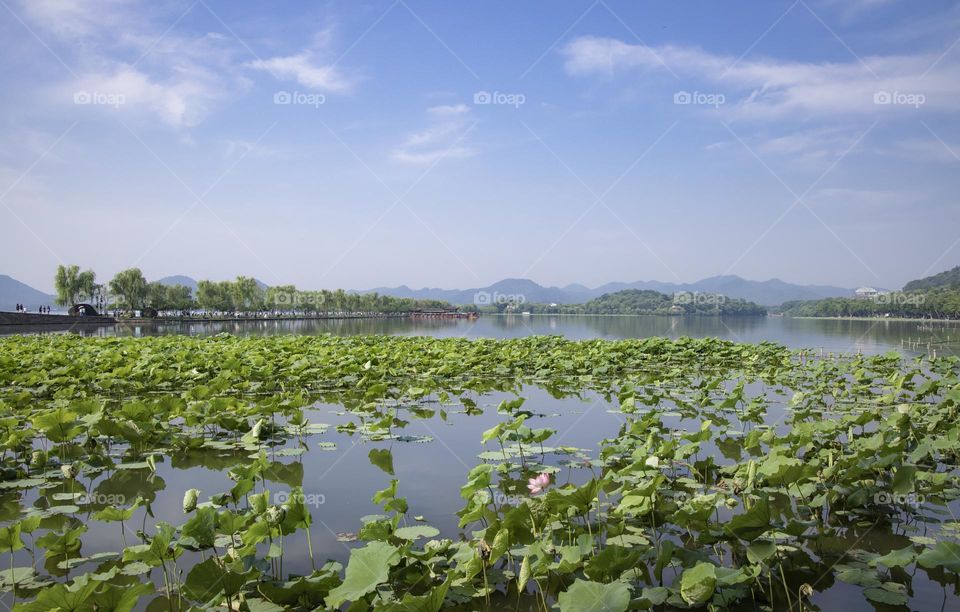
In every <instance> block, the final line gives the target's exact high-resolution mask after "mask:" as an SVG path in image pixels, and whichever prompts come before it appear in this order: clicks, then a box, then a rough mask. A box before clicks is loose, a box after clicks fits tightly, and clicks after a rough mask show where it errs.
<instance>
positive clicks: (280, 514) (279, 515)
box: [267, 506, 287, 525]
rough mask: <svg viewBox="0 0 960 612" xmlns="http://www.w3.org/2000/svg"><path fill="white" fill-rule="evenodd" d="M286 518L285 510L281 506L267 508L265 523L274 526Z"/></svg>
mask: <svg viewBox="0 0 960 612" xmlns="http://www.w3.org/2000/svg"><path fill="white" fill-rule="evenodd" d="M286 516H287V509H286V508H284V507H283V506H270V507H269V508H267V521H268V522H269V523H272V524H274V525H277V524H279V523H282V522H283V519H284V517H286Z"/></svg>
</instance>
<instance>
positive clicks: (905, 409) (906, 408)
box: [897, 404, 910, 414]
mask: <svg viewBox="0 0 960 612" xmlns="http://www.w3.org/2000/svg"><path fill="white" fill-rule="evenodd" d="M897 412H899V413H900V414H910V404H900V405H899V406H897Z"/></svg>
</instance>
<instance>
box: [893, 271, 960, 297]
mask: <svg viewBox="0 0 960 612" xmlns="http://www.w3.org/2000/svg"><path fill="white" fill-rule="evenodd" d="M937 287H948V288H952V289H960V266H957V267H956V268H953V269H951V270H947V271H945V272H940V273H939V274H934V275H933V276H927V277H925V278H920V279H917V280H912V281H910V282H909V283H907V284H906V285H904V286H903V290H904V291H922V290H925V289H935V288H937Z"/></svg>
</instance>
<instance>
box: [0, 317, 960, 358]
mask: <svg viewBox="0 0 960 612" xmlns="http://www.w3.org/2000/svg"><path fill="white" fill-rule="evenodd" d="M18 333H31V334H44V333H75V334H80V335H82V336H137V337H140V336H164V335H171V334H181V335H189V336H211V335H216V334H221V333H228V334H233V335H237V336H272V335H281V334H297V335H318V334H333V335H344V336H351V335H361V334H364V335H366V334H389V335H408V336H413V335H422V336H435V337H450V336H461V337H468V338H521V337H524V336H530V335H561V336H565V337H568V338H572V339H575V340H585V339H592V338H607V339H622V338H646V337H650V336H665V337H668V338H679V337H681V336H690V337H694V338H703V337H718V338H725V339H727V340H732V341H736V342H764V341H769V342H777V343H780V344H785V345H787V346H789V347H793V348H812V349H815V350H820V349H822V350H823V351H824V352H835V353H857V352H860V353H866V354H875V353H884V352H887V351H890V350H897V351H902V352H903V353H905V354H911V355H912V354H920V353H928V352H929V353H933V352H936V354H937V355H956V354H958V352H960V322H937V323H930V322H919V321H896V320H872V321H867V320H841V319H793V318H786V317H725V318H718V317H666V316H591V315H533V316H522V315H503V316H497V315H491V316H483V317H480V318H479V319H476V320H473V321H470V320H466V319H450V320H444V319H336V320H335V319H312V320H286V321H283V320H281V321H275V320H273V321H211V322H204V323H175V322H169V323H168V322H162V321H160V322H157V323H152V324H146V325H125V324H117V325H110V326H104V327H89V326H83V327H81V326H76V327H71V328H59V329H57V328H49V327H31V328H24V327H20V326H6V327H3V326H0V335H9V334H18Z"/></svg>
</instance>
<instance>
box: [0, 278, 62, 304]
mask: <svg viewBox="0 0 960 612" xmlns="http://www.w3.org/2000/svg"><path fill="white" fill-rule="evenodd" d="M17 304H23V305H24V306H26V307H27V309H28V310H31V311H33V312H36V311H37V307H38V306H53V296H52V295H48V294H46V293H44V292H42V291H37V290H36V289H34V288H33V287H31V286H30V285H26V284H24V283H21V282H20V281H18V280H17V279H15V278H11V277H9V276H7V275H6V274H0V310H15V309H16V307H17Z"/></svg>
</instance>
